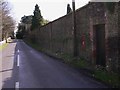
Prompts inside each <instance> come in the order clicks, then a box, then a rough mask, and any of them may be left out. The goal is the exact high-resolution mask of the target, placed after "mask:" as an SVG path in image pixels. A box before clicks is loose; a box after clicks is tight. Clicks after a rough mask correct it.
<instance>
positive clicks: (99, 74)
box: [24, 40, 120, 88]
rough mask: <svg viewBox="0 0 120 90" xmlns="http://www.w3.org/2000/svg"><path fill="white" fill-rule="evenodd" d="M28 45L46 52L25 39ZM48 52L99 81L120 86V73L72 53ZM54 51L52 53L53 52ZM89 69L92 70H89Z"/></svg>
mask: <svg viewBox="0 0 120 90" xmlns="http://www.w3.org/2000/svg"><path fill="white" fill-rule="evenodd" d="M24 41H25V42H26V43H27V44H28V45H30V46H31V47H33V48H35V49H36V50H38V51H42V52H46V50H45V49H43V48H41V47H39V46H38V45H37V44H35V43H31V42H28V41H26V40H24ZM47 53H48V54H50V55H53V56H56V57H58V58H61V59H62V60H63V62H64V63H66V64H69V65H70V66H73V67H75V68H77V69H84V70H86V72H87V73H89V75H90V76H92V77H94V78H96V79H97V80H99V81H102V82H104V83H106V84H108V85H110V86H112V87H117V88H120V75H119V74H118V73H114V72H108V71H106V70H105V69H96V68H95V67H94V66H93V65H91V64H90V63H89V62H87V61H86V60H85V59H83V58H75V57H73V56H72V55H70V54H63V53H60V52H58V53H52V52H49V51H47ZM51 53H52V54H51ZM88 71H92V73H91V72H88Z"/></svg>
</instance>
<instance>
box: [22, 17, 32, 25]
mask: <svg viewBox="0 0 120 90" xmlns="http://www.w3.org/2000/svg"><path fill="white" fill-rule="evenodd" d="M32 17H33V15H29V16H25V15H24V16H23V17H22V18H21V22H22V23H24V24H31V23H32Z"/></svg>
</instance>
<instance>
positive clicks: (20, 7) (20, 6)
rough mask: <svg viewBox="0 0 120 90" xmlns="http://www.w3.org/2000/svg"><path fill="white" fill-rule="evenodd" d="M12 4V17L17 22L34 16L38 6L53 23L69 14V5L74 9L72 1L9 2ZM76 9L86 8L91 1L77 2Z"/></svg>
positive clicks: (23, 0) (21, 0)
mask: <svg viewBox="0 0 120 90" xmlns="http://www.w3.org/2000/svg"><path fill="white" fill-rule="evenodd" d="M8 1H9V2H10V3H11V8H12V15H13V16H14V17H15V19H16V20H17V22H19V21H20V19H21V17H22V16H24V15H33V11H34V9H35V5H36V4H38V5H39V8H40V10H41V14H42V16H43V17H44V18H45V19H47V20H50V21H53V20H55V19H57V18H59V17H61V16H64V15H65V14H66V12H67V4H68V3H69V4H70V5H71V7H72V0H8ZM75 1H76V9H78V8H80V7H82V6H84V5H85V4H87V3H88V2H89V0H75Z"/></svg>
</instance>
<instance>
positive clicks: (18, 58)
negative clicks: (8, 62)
mask: <svg viewBox="0 0 120 90" xmlns="http://www.w3.org/2000/svg"><path fill="white" fill-rule="evenodd" d="M19 60H20V55H18V57H17V66H18V67H19Z"/></svg>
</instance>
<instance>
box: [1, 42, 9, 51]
mask: <svg viewBox="0 0 120 90" xmlns="http://www.w3.org/2000/svg"><path fill="white" fill-rule="evenodd" d="M7 45H8V43H3V44H2V45H0V51H1V50H3V49H4V48H5V47H6V46H7Z"/></svg>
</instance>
